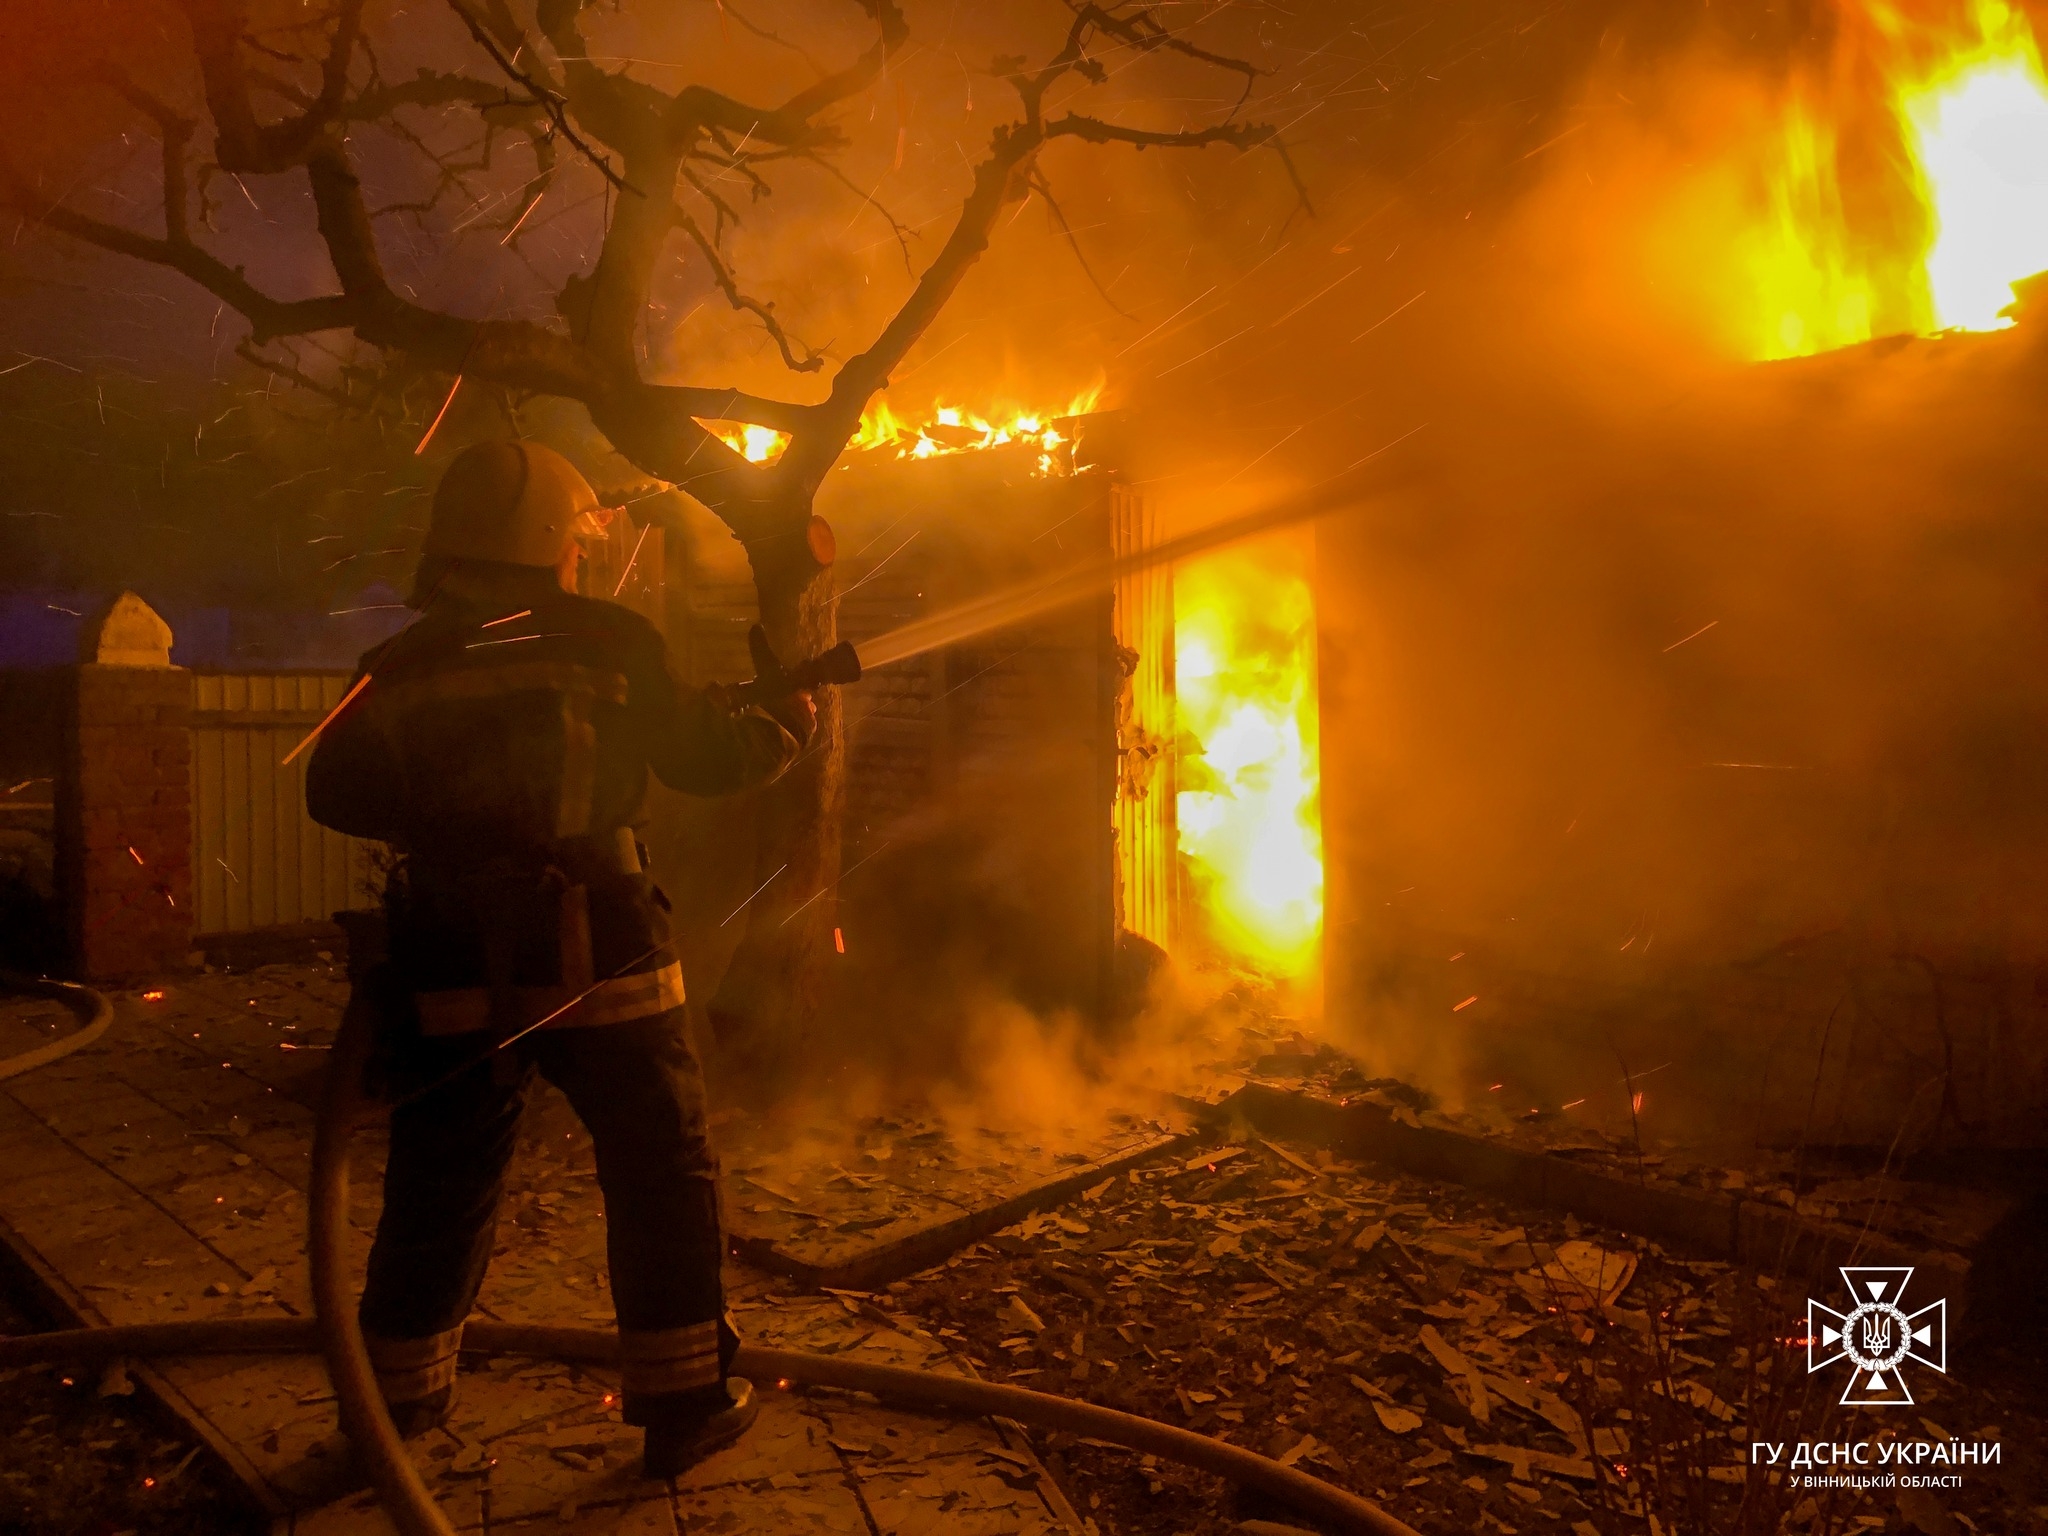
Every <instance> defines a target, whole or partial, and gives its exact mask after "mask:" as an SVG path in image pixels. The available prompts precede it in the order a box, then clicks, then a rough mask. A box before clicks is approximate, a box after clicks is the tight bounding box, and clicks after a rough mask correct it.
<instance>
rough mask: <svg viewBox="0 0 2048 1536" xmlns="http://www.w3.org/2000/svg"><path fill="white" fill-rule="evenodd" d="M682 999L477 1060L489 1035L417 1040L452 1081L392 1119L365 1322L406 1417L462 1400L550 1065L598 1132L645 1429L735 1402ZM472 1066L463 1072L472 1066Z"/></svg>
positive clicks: (433, 1069) (635, 1403)
mask: <svg viewBox="0 0 2048 1536" xmlns="http://www.w3.org/2000/svg"><path fill="white" fill-rule="evenodd" d="M683 1021H684V1015H683V1011H682V1010H681V1009H679V1008H678V1009H671V1010H669V1011H668V1012H666V1013H660V1014H656V1015H653V1016H651V1017H647V1018H642V1019H635V1020H632V1021H630V1022H626V1023H619V1024H607V1025H601V1026H591V1027H585V1028H576V1029H542V1030H537V1031H535V1032H534V1033H533V1034H532V1035H530V1036H528V1037H527V1038H526V1039H524V1040H520V1041H518V1042H516V1043H515V1044H513V1045H512V1046H510V1047H508V1048H507V1049H506V1050H504V1051H502V1052H498V1053H495V1054H494V1055H493V1056H491V1057H489V1058H488V1059H485V1060H482V1061H477V1060H476V1058H477V1054H478V1052H479V1051H480V1050H482V1049H483V1047H484V1044H485V1041H486V1038H487V1037H486V1036H484V1035H481V1034H474V1033H472V1034H466V1035H460V1036H451V1037H444V1038H420V1037H418V1036H415V1037H414V1038H413V1039H411V1040H409V1041H407V1042H406V1047H405V1055H406V1057H407V1059H406V1060H405V1061H404V1063H403V1075H404V1077H406V1078H408V1079H411V1080H412V1081H414V1082H418V1083H435V1082H436V1080H437V1079H439V1078H440V1077H441V1076H443V1075H444V1074H447V1073H450V1072H456V1075H455V1076H453V1077H452V1078H450V1079H449V1080H448V1081H446V1082H441V1083H439V1084H438V1086H434V1087H432V1088H431V1089H429V1090H428V1091H427V1092H425V1093H423V1094H422V1095H421V1096H420V1097H418V1098H416V1099H413V1100H411V1101H410V1102H405V1101H401V1102H400V1104H399V1107H398V1108H396V1109H395V1110H394V1111H393V1112H392V1116H391V1153H390V1158H389V1161H388V1162H387V1163H386V1165H385V1170H384V1212H383V1215H382V1217H381V1218H380V1219H379V1221H378V1223H377V1236H376V1241H375V1242H374V1243H373V1244H372V1246H371V1249H370V1265H369V1280H368V1284H367V1285H366V1287H365V1288H364V1291H363V1300H362V1308H361V1313H360V1316H361V1320H362V1325H363V1333H364V1335H365V1337H366V1339H367V1341H368V1343H369V1346H370V1358H371V1362H372V1363H373V1364H374V1365H375V1366H376V1367H377V1376H378V1382H379V1384H380V1385H381V1386H382V1387H383V1389H384V1395H385V1398H386V1401H387V1402H389V1403H390V1404H391V1405H392V1409H393V1413H394V1416H395V1417H398V1418H400V1419H404V1418H406V1417H407V1414H406V1413H405V1412H404V1411H403V1410H406V1409H408V1408H410V1409H412V1410H413V1413H412V1415H411V1416H412V1417H413V1418H414V1419H415V1421H417V1420H418V1418H419V1416H420V1415H419V1410H421V1409H425V1410H427V1411H428V1416H429V1417H431V1416H432V1414H434V1413H438V1412H439V1411H440V1409H441V1408H443V1407H445V1405H446V1403H447V1401H448V1397H449V1392H450V1389H451V1388H452V1387H453V1384H454V1380H455V1359H456V1354H457V1352H458V1350H459V1349H460V1347H461V1338H462V1322H463V1319H464V1318H465V1317H467V1316H468V1315H469V1310H470V1308H471V1306H472V1305H474V1304H475V1301H476V1296H477V1290H478V1287H479V1286H481V1285H482V1283H483V1278H484V1270H485V1268H486V1267H487V1266H488V1264H489V1262H490V1258H491V1251H492V1246H493V1241H494V1234H495V1231H496V1226H497V1211H498V1201H499V1197H500V1196H501V1195H502V1193H503V1191H504V1186H505V1170H506V1167H507V1165H508V1164H509V1163H510V1161H511V1158H512V1152H513V1148H514V1144H515V1142H516V1140H517V1135H518V1128H519V1117H520V1111H521V1109H522V1108H523V1107H524V1105H525V1101H526V1092H527V1089H528V1087H529V1085H530V1084H531V1082H532V1078H533V1074H534V1072H535V1071H536V1070H537V1071H538V1072H539V1073H540V1074H541V1075H542V1076H543V1077H545V1078H546V1079H547V1080H548V1081H549V1082H551V1083H553V1084H554V1085H555V1087H557V1088H559V1089H560V1090H561V1091H562V1093H563V1094H564V1096H566V1097H567V1099H568V1100H569V1103H570V1105H571V1106H572V1107H573V1108H574V1109H575V1111H576V1113H577V1115H578V1117H579V1118H580V1119H581V1120H582V1121H583V1124H584V1126H585V1127H586V1128H587V1129H588V1130H589V1132H590V1135H591V1139H592V1141H593V1142H594V1143H595V1150H596V1154H597V1180H598V1185H599V1187H600V1188H601V1189H602V1190H603V1192H604V1202H605V1225H606V1232H607V1241H608V1248H609V1255H610V1260H611V1286H612V1303H613V1306H614V1309H615V1310H616V1313H617V1316H618V1326H619V1345H620V1376H621V1385H622V1388H623V1395H624V1404H623V1407H624V1412H625V1419H626V1422H627V1423H629V1424H663V1423H673V1422H688V1421H690V1420H692V1419H695V1418H699V1417H701V1416H703V1415H704V1414H706V1413H709V1412H711V1411H714V1410H716V1409H718V1408H722V1407H724V1406H725V1403H726V1396H725V1386H724V1383H725V1372H726V1367H727V1366H728V1364H730V1362H731V1359H732V1353H733V1350H734V1348H735V1347H736V1344H737V1340H736V1338H735V1337H734V1335H733V1333H732V1331H731V1329H730V1328H729V1327H728V1326H727V1325H726V1324H725V1321H724V1310H725V1307H724V1294H723V1288H722V1283H721V1278H720V1262H721V1258H722V1253H723V1249H722V1239H721V1234H720V1231H719V1221H718V1186H717V1163H716V1160H715V1158H714V1156H713V1154H712V1151H711V1147H710V1144H709V1141H708V1139H707V1135H706V1126H705V1119H704V1080H703V1073H702V1071H701V1070H700V1069H699V1067H698V1064H697V1060H696V1057H695V1055H694V1054H693V1053H692V1052H691V1049H690V1044H689V1039H688V1036H687V1034H686V1032H685V1028H684V1022H683ZM466 1062H475V1065H473V1066H470V1067H469V1068H468V1070H463V1071H459V1072H458V1071H457V1069H458V1068H460V1067H461V1066H462V1065H463V1064H464V1063H466Z"/></svg>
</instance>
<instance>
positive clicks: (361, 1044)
mask: <svg viewBox="0 0 2048 1536" xmlns="http://www.w3.org/2000/svg"><path fill="white" fill-rule="evenodd" d="M6 980H7V982H8V984H9V985H15V986H21V987H24V988H25V989H28V990H34V991H37V992H40V993H41V994H43V995H45V996H55V997H59V998H61V999H62V1000H63V1001H65V1002H66V1003H68V1004H70V1005H71V1006H73V1007H74V1008H77V1009H79V1010H80V1011H81V1012H85V1011H89V1012H90V1014H91V1022H90V1023H89V1024H88V1026H87V1029H86V1030H84V1031H81V1032H80V1034H82V1035H86V1036H87V1037H88V1039H93V1038H97V1037H98V1035H99V1034H100V1033H102V1032H103V1031H104V1030H105V1029H106V1026H107V1023H108V1021H109V1020H111V1018H112V1017H113V1009H112V1007H111V1005H110V1004H109V1003H108V1002H107V1000H106V998H104V997H103V996H101V995H100V994H99V993H97V992H93V991H91V990H90V989H88V988H85V987H79V986H74V985H73V984H71V983H68V982H42V981H33V982H31V981H30V980H28V979H27V978H20V979H17V978H13V977H8V978H6ZM369 1040H370V1031H369V1026H368V1021H367V1019H365V1018H364V1017H363V1016H361V1015H360V1014H357V1013H356V1012H355V1011H353V1010H351V1011H350V1012H349V1013H348V1014H347V1015H345V1016H344V1018H343V1020H342V1027H341V1030H340V1031H339V1033H338V1034H337V1035H336V1037H335V1042H334V1051H333V1054H332V1055H331V1056H330V1057H329V1058H328V1072H327V1080H326V1085H325V1088H324V1090H323V1093H322V1097H321V1104H320V1115H319V1120H318V1122H317V1124H316V1126H315V1130H314V1135H313V1171H312V1187H311V1190H310V1197H309V1201H308V1203H309V1206H310V1208H311V1213H312V1223H311V1232H310V1234H309V1239H308V1244H307V1258H308V1261H309V1264H310V1267H311V1271H312V1282H313V1285H312V1289H313V1307H314V1312H315V1316H314V1317H313V1318H311V1319H305V1318H219V1319H215V1320H212V1321H205V1322H185V1323H137V1324H129V1325H125V1326H120V1327H109V1328H81V1329H72V1330H67V1331H64V1332H58V1333H40V1334H30V1335H27V1336H25V1337H22V1338H13V1339H0V1367H6V1366H18V1365H27V1364H32V1363H36V1362H39V1361H54V1360H73V1361H102V1360H113V1359H118V1358H121V1357H123V1356H134V1357H147V1356H154V1355H205V1354H293V1353H301V1352H305V1351H309V1350H315V1349H317V1350H318V1351H319V1353H320V1354H321V1355H322V1356H323V1357H324V1358H325V1360H326V1362H327V1372H328V1375H329V1376H330V1377H331V1378H332V1380H333V1383H334V1392H335V1398H336V1400H337V1402H338V1403H339V1405H340V1409H341V1422H342V1428H343V1429H344V1430H345V1431H346V1432H347V1434H348V1436H349V1438H350V1439H351V1440H352V1441H353V1442H354V1444H355V1446H356V1448H357V1452H358V1454H359V1456H360V1457H361V1460H362V1464H363V1467H364V1469H365V1470H366V1471H367V1472H368V1473H369V1474H370V1478H371V1481H372V1482H373V1483H374V1485H375V1486H376V1489H377V1493H378V1496H379V1497H380V1498H381V1499H382V1500H383V1501H384V1507H385V1510H386V1512H387V1513H388V1514H389V1515H390V1517H391V1521H392V1523H393V1524H394V1525H395V1526H396V1527H397V1528H398V1530H399V1531H400V1532H401V1533H402V1536H454V1532H453V1527H452V1526H450V1525H449V1523H448V1520H447V1518H446V1516H444V1515H443V1514H442V1513H441V1510H440V1506H439V1505H438V1504H436V1503H435V1501H434V1496H433V1494H432V1493H431V1492H429V1491H428V1489H427V1486H426V1484H425V1483H424V1482H423V1481H422V1480H421V1478H420V1475H419V1470H418V1469H417V1468H416V1467H415V1466H414V1465H413V1462H412V1458H411V1457H410V1456H409V1455H407V1453H406V1449H405V1443H404V1441H403V1440H401V1439H400V1438H399V1434H398V1430H397V1428H396V1427H395V1426H394V1425H393V1424H392V1422H391V1415H390V1413H389V1412H388V1411H387V1410H386V1409H385V1406H384V1400H383V1398H382V1397H381V1396H380V1395H379V1394H378V1392H377V1385H376V1379H375V1377H374V1376H373V1374H372V1373H371V1369H370V1358H369V1353H368V1351H367V1349H366V1348H365V1346H364V1343H363V1334H362V1329H361V1328H360V1327H359V1326H358V1325H357V1322H356V1306H355V1302H356V1299H355V1296H354V1295H353V1293H352V1288H351V1286H350V1284H349V1263H348V1243H349V1238H350V1235H351V1234H350V1231H349V1224H348V1179H349V1143H350V1140H351V1138H352V1136H353V1134H354V1130H355V1125H356V1122H357V1120H358V1119H359V1118H360V1117H361V1115H362V1114H363V1113H364V1111H365V1110H366V1108H367V1107H368V1106H367V1105H366V1104H365V1103H364V1101H363V1100H362V1098H361V1096H360V1084H361V1082H362V1077H363V1073H362V1068H363V1063H364V1060H365V1058H366V1056H367V1054H368V1050H369ZM73 1042H76V1043H73ZM85 1043H87V1040H81V1039H80V1038H79V1036H78V1035H72V1036H67V1037H65V1039H64V1040H61V1041H58V1042H55V1044H56V1045H57V1046H62V1047H64V1048H65V1049H64V1050H58V1051H54V1054H48V1053H51V1052H52V1051H53V1047H49V1046H46V1047H44V1048H43V1049H42V1051H38V1052H31V1053H30V1055H33V1056H38V1057H40V1058H41V1060H38V1061H34V1062H31V1063H30V1065H31V1066H35V1065H41V1064H42V1061H47V1060H54V1059H55V1058H56V1056H57V1055H63V1054H66V1053H67V1052H68V1051H70V1050H76V1049H78V1048H79V1046H80V1045H83V1044H85ZM25 1059H26V1058H23V1057H16V1058H14V1061H16V1062H19V1061H22V1060H25ZM12 1066H13V1062H9V1063H4V1064H0V1067H12ZM18 1070H21V1071H25V1070H27V1068H26V1067H23V1068H19V1069H18ZM12 1075H14V1073H13V1072H11V1071H0V1076H12ZM463 1344H464V1346H465V1347H467V1348H471V1349H478V1350H483V1351H487V1352H499V1353H505V1354H528V1355H541V1356H547V1357H549V1358H552V1359H557V1360H566V1361H571V1362H574V1363H578V1364H589V1365H611V1364H613V1363H615V1362H616V1360H617V1357H618V1344H617V1340H616V1338H615V1337H614V1336H613V1335H612V1334H611V1333H608V1332H600V1331H599V1330H597V1329H594V1328H553V1327H540V1326H534V1325H529V1324H518V1323H495V1322H487V1321H474V1320H473V1321H471V1322H470V1323H469V1324H468V1325H467V1326H466V1327H465V1328H464V1330H463ZM733 1369H734V1370H735V1371H736V1372H738V1373H740V1374H742V1375H747V1376H751V1377H754V1378H756V1379H773V1380H777V1381H784V1382H788V1383H790V1384H791V1385H795V1386H808V1387H828V1388H834V1389H837V1390H840V1391H846V1392H866V1393H870V1394H872V1395H874V1396H876V1397H880V1398H887V1399H889V1400H891V1401H893V1402H897V1403H901V1404H904V1405H906V1406H909V1407H913V1408H936V1409H945V1410H950V1411H954V1412H960V1413H967V1414H975V1415H995V1416H1000V1417H1003V1418H1009V1419H1014V1420H1016V1421H1017V1422H1019V1423H1021V1424H1029V1425H1034V1426H1036V1427H1038V1428H1041V1429H1051V1430H1064V1431H1066V1432H1067V1433H1069V1434H1074V1435H1086V1436H1090V1437H1092V1438H1094V1439H1098V1440H1107V1441H1110V1442H1111V1443H1113V1444H1116V1445H1121V1446H1125V1447H1127V1448H1129V1449H1131V1450H1134V1451H1140V1452H1145V1453H1149V1454H1151V1455H1154V1456H1163V1457H1165V1458H1167V1459H1168V1460H1170V1461H1177V1462H1180V1463H1181V1464H1183V1465H1185V1466H1190V1467H1194V1468H1196V1469H1198V1470H1200V1471H1203V1472H1208V1473H1212V1474H1214V1475H1215V1476H1217V1477H1221V1478H1224V1479H1227V1480H1228V1481H1230V1482H1233V1483H1236V1484H1238V1485H1239V1486H1241V1487H1245V1488H1250V1489H1255V1490H1257V1491H1258V1492H1260V1493H1263V1494H1266V1495H1267V1496H1269V1497H1271V1498H1273V1499H1276V1500H1278V1501H1280V1502H1282V1503H1284V1504H1286V1505H1287V1506H1288V1507H1289V1508H1291V1509H1294V1510H1296V1511H1298V1512H1300V1513H1301V1514H1302V1515H1304V1516H1306V1517H1308V1518H1309V1519H1312V1520H1314V1521H1316V1522H1318V1523H1319V1524H1321V1525H1324V1526H1327V1527H1329V1528H1330V1529H1332V1530H1336V1531H1340V1532H1343V1533H1345V1536H1418V1533H1417V1532H1416V1531H1415V1530H1414V1528H1413V1527H1411V1526H1409V1525H1407V1524H1406V1523H1404V1522H1403V1521H1401V1520H1399V1519H1397V1518H1395V1517H1394V1516H1393V1515H1391V1514H1389V1513H1388V1512H1387V1511H1386V1510H1384V1509H1382V1508H1380V1507H1379V1506H1378V1505H1377V1504H1374V1503H1372V1502H1371V1501H1370V1500H1368V1499H1362V1498H1359V1497H1358V1496H1357V1495H1356V1494H1352V1493H1347V1492H1345V1491H1344V1490H1343V1489H1341V1488H1335V1487H1332V1486H1331V1485H1330V1484H1328V1483H1326V1482H1323V1481H1322V1480H1321V1479H1320V1478H1315V1477H1311V1476H1309V1475H1308V1474H1307V1473H1306V1472H1300V1471H1297V1470H1296V1469H1295V1468H1293V1467H1285V1466H1282V1465H1281V1464H1280V1463H1279V1462H1277V1461H1275V1460H1273V1459H1272V1458H1270V1457H1267V1456H1261V1455H1258V1454H1257V1453H1256V1452H1253V1451H1248V1450H1245V1449H1244V1448H1243V1447H1241V1446H1235V1445H1231V1444H1229V1443H1228V1442H1227V1441H1222V1440H1217V1439H1213V1438H1211V1437H1210V1436H1208V1435H1198V1434H1195V1433H1194V1432H1192V1431H1190V1430H1185V1429H1176V1428H1175V1427H1173V1426H1172V1425H1170V1424H1162V1423H1160V1422H1158V1421H1157V1420H1156V1419H1146V1418H1141V1417H1139V1416H1137V1415H1136V1414H1129V1413H1120V1412H1118V1411H1117V1410H1115V1409H1113V1408H1099V1407H1097V1406H1095V1405H1094V1404H1093V1403H1084V1402H1077V1401H1075V1400H1074V1399H1072V1398H1065V1397H1057V1396H1054V1395H1053V1394H1051V1393H1047V1392H1033V1391H1029V1390H1027V1389H1025V1388H1023V1387H1011V1386H1002V1385H999V1384H997V1383H994V1382H986V1381H977V1380H974V1379H972V1378H967V1377H956V1376H941V1375H938V1374H936V1373H934V1372H930V1371H914V1370H908V1369H905V1368H903V1367H901V1366H889V1365H866V1364H862V1363H860V1362H858V1361H853V1360H845V1359H840V1358H838V1357H836V1356H830V1355H812V1354H803V1353H799V1352H797V1351H794V1350H782V1349H764V1348H761V1347H759V1346H758V1345H752V1344H742V1345H741V1346H740V1350H739V1354H738V1356H737V1358H735V1360H734V1361H733Z"/></svg>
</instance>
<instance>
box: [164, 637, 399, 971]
mask: <svg viewBox="0 0 2048 1536" xmlns="http://www.w3.org/2000/svg"><path fill="white" fill-rule="evenodd" d="M193 685H194V686H193V694H194V696H193V711H192V890H193V901H194V905H195V906H196V908H197V911H196V912H195V913H194V928H195V931H196V932H198V933H199V934H201V935H210V934H217V933H245V932H247V931H249V930H250V929H254V928H277V927H288V926H291V925H294V924H298V923H313V922H326V921H327V920H328V919H329V918H330V917H331V916H332V915H333V914H334V913H335V912H338V911H343V910H346V909H349V908H361V907H369V906H373V905H375V903H376V899H377V897H376V887H375V884H374V872H373V869H372V864H371V859H372V854H373V852H374V849H375V845H374V844H370V843H365V842H362V841H360V840H358V839H356V838H352V837H343V836H342V835H341V834H340V833H339V832H330V831H328V830H327V829H326V828H325V827H322V826H320V825H319V824H318V823H316V822H315V821H314V820H313V819H312V818H311V817H310V816H308V815H307V814H306V763H307V761H308V759H309V757H310V756H311V754H310V753H302V754H300V756H299V757H298V758H297V759H295V760H294V761H293V762H292V763H291V765H290V766H289V767H286V766H283V761H284V758H285V757H286V755H287V754H288V753H290V751H291V750H292V748H293V747H295V746H297V745H298V744H299V742H300V741H302V740H303V739H304V738H305V735H306V733H307V732H308V731H310V730H312V729H313V727H314V726H316V725H318V724H319V723H320V721H321V720H323V719H324V718H326V715H327V712H328V711H329V710H330V709H332V708H333V707H334V706H335V705H336V704H337V703H339V702H340V700H341V695H342V692H343V690H344V689H346V688H347V687H348V674H346V673H343V672H276V673H248V674H231V673H201V674H199V675H198V676H196V677H195V678H194V679H193Z"/></svg>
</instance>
